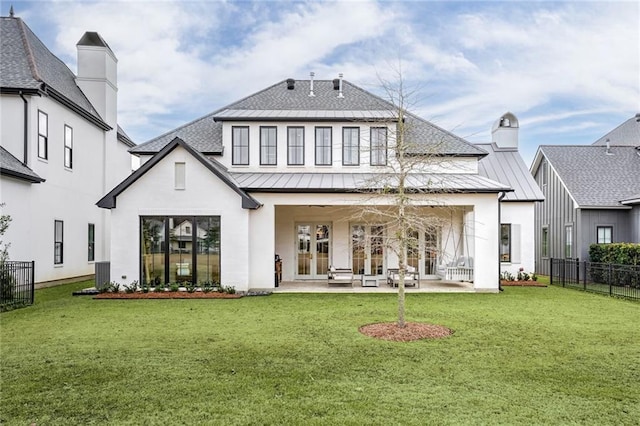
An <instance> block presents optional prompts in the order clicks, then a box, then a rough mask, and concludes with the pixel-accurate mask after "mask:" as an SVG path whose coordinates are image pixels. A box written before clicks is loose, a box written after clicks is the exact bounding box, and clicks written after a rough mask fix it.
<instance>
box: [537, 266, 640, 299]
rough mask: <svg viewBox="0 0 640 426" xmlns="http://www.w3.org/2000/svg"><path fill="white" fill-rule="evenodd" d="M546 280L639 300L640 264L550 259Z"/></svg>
mask: <svg viewBox="0 0 640 426" xmlns="http://www.w3.org/2000/svg"><path fill="white" fill-rule="evenodd" d="M549 280H550V283H551V284H553V285H559V286H562V287H568V288H575V289H580V290H585V291H590V292H594V293H602V294H608V295H610V296H620V297H626V298H629V299H640V265H616V264H612V263H598V262H589V261H586V260H583V261H580V260H578V259H549Z"/></svg>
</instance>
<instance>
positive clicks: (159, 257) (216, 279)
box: [140, 216, 220, 287]
mask: <svg viewBox="0 0 640 426" xmlns="http://www.w3.org/2000/svg"><path fill="white" fill-rule="evenodd" d="M140 240H141V244H140V263H141V267H140V271H141V275H142V276H141V277H140V282H141V283H142V284H143V285H149V286H151V287H154V286H156V285H162V284H167V283H172V282H193V283H198V284H202V283H205V282H210V283H220V216H142V217H140Z"/></svg>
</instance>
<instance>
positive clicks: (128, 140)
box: [118, 124, 136, 148]
mask: <svg viewBox="0 0 640 426" xmlns="http://www.w3.org/2000/svg"><path fill="white" fill-rule="evenodd" d="M118 140H119V141H120V142H122V143H123V144H125V145H126V146H128V147H129V148H133V147H134V146H136V143H135V142H134V141H132V140H131V138H130V137H129V135H127V132H125V131H124V129H123V128H122V127H120V125H119V124H118Z"/></svg>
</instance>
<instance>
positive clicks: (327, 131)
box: [316, 127, 331, 166]
mask: <svg viewBox="0 0 640 426" xmlns="http://www.w3.org/2000/svg"><path fill="white" fill-rule="evenodd" d="M330 165H331V127H316V166H330Z"/></svg>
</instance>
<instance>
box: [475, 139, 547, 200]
mask: <svg viewBox="0 0 640 426" xmlns="http://www.w3.org/2000/svg"><path fill="white" fill-rule="evenodd" d="M478 146H480V147H482V148H483V149H484V150H486V151H487V152H489V155H487V156H486V157H484V158H483V159H482V160H480V162H479V163H478V173H480V174H481V175H482V176H485V177H487V178H489V179H492V180H495V181H498V182H502V183H503V184H506V185H509V186H511V187H512V188H513V192H510V193H508V194H507V195H506V196H505V198H504V200H503V201H543V200H544V194H543V193H542V191H541V190H540V187H539V186H538V184H537V183H536V181H535V179H533V176H532V175H531V173H530V172H529V169H528V168H527V166H526V165H525V163H524V160H523V159H522V157H521V156H520V153H519V152H518V150H517V149H504V148H498V147H497V146H496V145H495V144H493V143H488V144H478Z"/></svg>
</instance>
